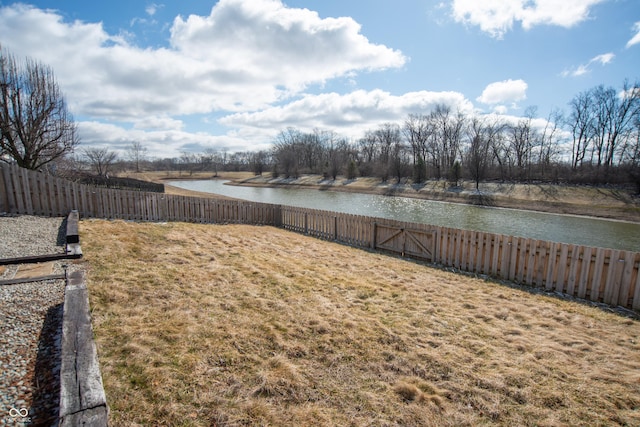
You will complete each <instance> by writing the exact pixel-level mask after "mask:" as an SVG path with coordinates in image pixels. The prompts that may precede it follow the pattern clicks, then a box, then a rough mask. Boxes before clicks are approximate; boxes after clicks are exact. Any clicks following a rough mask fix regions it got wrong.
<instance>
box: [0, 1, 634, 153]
mask: <svg viewBox="0 0 640 427" xmlns="http://www.w3.org/2000/svg"><path fill="white" fill-rule="evenodd" d="M0 44H1V45H2V46H3V47H4V48H6V49H8V50H9V51H11V52H12V53H13V54H15V55H18V56H30V57H32V58H35V59H38V60H40V61H42V62H44V63H46V64H49V65H51V66H52V67H53V69H54V72H55V73H56V78H57V80H58V82H59V83H60V85H61V87H62V89H63V91H64V94H65V96H66V99H67V101H68V103H69V106H70V109H71V111H72V113H73V114H74V117H75V119H76V121H77V122H78V126H79V131H80V136H81V140H82V146H84V147H89V146H102V145H108V146H109V147H111V148H112V149H113V150H123V149H125V148H126V147H127V146H128V145H129V144H130V143H131V142H132V141H138V142H141V143H142V144H143V145H145V146H147V148H148V150H149V154H150V155H152V156H154V157H165V156H178V155H180V153H181V152H184V151H194V152H202V151H204V150H205V149H213V150H221V149H225V150H227V151H230V152H233V151H240V150H256V149H264V148H268V147H269V146H270V144H271V142H272V141H273V140H274V137H275V135H276V134H277V133H278V132H280V131H281V130H283V129H285V128H287V127H295V128H298V129H300V130H303V131H311V130H313V129H314V128H318V129H323V130H332V131H335V132H337V133H338V134H340V135H343V136H345V137H348V138H351V139H353V140H356V139H357V138H359V137H360V136H362V135H363V134H364V132H365V131H366V130H367V129H375V128H376V127H377V126H378V125H379V124H381V123H383V122H397V123H400V124H401V123H402V122H403V121H404V119H405V118H406V117H407V115H408V114H409V113H428V112H429V111H430V109H431V108H433V106H434V105H436V104H438V103H444V104H447V105H450V106H451V107H452V108H454V109H460V110H462V111H463V112H465V113H467V114H501V115H504V116H505V117H506V118H510V117H511V118H512V117H518V116H521V115H523V114H524V111H525V109H526V108H527V107H530V106H536V107H537V116H538V118H539V121H540V122H542V121H543V120H544V119H545V118H547V117H548V115H549V113H550V112H551V111H552V110H553V109H561V110H567V103H568V102H569V101H570V100H571V99H572V98H573V97H574V96H575V95H577V94H578V93H579V92H581V91H584V90H587V89H589V88H592V87H594V86H596V85H599V84H604V85H606V86H613V87H616V88H620V87H621V86H622V83H623V81H624V80H625V79H629V81H630V82H634V81H636V80H638V79H639V78H640V72H639V70H640V3H639V2H638V0H492V1H476V0H446V1H429V0H400V1H397V2H389V1H382V0H368V1H344V0H340V1H338V0H322V1H320V0H308V1H303V0H289V1H279V0H221V1H218V2H215V1H195V0H186V1H180V2H175V1H173V2H162V1H161V0H157V1H156V2H147V1H137V0H127V1H123V0H114V1H111V2H87V1H85V0H82V1H80V0H68V1H58V2H56V1H33V2H28V3H18V2H9V1H0Z"/></svg>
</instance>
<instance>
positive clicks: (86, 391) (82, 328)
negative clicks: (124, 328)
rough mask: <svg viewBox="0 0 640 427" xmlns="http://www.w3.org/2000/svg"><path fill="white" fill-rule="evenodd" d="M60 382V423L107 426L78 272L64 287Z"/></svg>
mask: <svg viewBox="0 0 640 427" xmlns="http://www.w3.org/2000/svg"><path fill="white" fill-rule="evenodd" d="M60 384H61V387H60V426H62V427H72V426H82V425H90V426H106V425H107V423H108V412H109V410H108V407H107V398H106V396H105V393H104V388H103V385H102V376H101V375H100V364H99V363H98V355H97V350H96V345H95V343H94V341H93V329H92V328H91V314H90V312H89V295H88V292H87V286H86V284H85V282H84V275H83V274H82V272H81V271H76V272H74V273H72V274H71V276H70V277H69V281H68V283H67V287H66V289H65V297H64V315H63V324H62V366H61V368H60Z"/></svg>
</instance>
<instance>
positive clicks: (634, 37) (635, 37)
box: [627, 21, 640, 47]
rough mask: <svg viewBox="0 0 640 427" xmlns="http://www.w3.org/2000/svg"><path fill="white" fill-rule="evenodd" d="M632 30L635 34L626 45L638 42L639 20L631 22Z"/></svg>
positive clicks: (639, 40)
mask: <svg viewBox="0 0 640 427" xmlns="http://www.w3.org/2000/svg"><path fill="white" fill-rule="evenodd" d="M633 31H635V33H636V35H635V36H633V37H632V38H631V40H629V41H628V42H627V47H631V46H633V45H636V44H639V43H640V21H638V22H636V23H635V24H633Z"/></svg>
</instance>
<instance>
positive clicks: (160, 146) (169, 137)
mask: <svg viewBox="0 0 640 427" xmlns="http://www.w3.org/2000/svg"><path fill="white" fill-rule="evenodd" d="M78 133H79V135H80V139H81V141H82V147H87V146H97V147H108V148H109V149H110V150H113V151H116V152H118V153H119V154H121V155H124V154H125V152H126V150H127V149H128V148H129V147H130V146H131V143H132V142H133V141H136V142H139V143H140V144H142V145H143V146H144V147H146V148H147V150H148V153H149V155H150V156H151V157H154V158H165V157H168V158H170V157H178V156H180V153H181V152H183V151H187V152H203V151H204V150H205V149H207V148H211V149H214V150H220V149H223V148H226V149H228V150H229V151H230V152H234V151H241V150H246V149H247V140H246V139H245V138H244V135H236V136H234V135H221V136H217V135H211V134H205V133H193V132H185V131H182V130H179V129H174V130H143V129H137V128H134V129H125V128H123V127H121V126H118V125H116V124H113V123H102V122H96V121H81V122H78ZM264 142H265V144H264V145H263V146H261V145H259V144H256V145H255V146H254V147H251V149H254V148H255V149H262V148H266V145H267V143H269V144H270V143H271V140H270V139H269V140H266V141H264Z"/></svg>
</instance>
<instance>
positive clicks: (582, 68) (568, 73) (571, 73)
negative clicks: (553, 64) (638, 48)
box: [561, 52, 616, 77]
mask: <svg viewBox="0 0 640 427" xmlns="http://www.w3.org/2000/svg"><path fill="white" fill-rule="evenodd" d="M615 57H616V55H615V54H613V53H611V52H609V53H603V54H601V55H596V56H594V57H593V58H591V59H590V60H589V62H587V63H586V64H580V65H578V66H577V67H575V68H574V69H569V70H564V71H563V72H562V73H561V75H562V77H579V76H582V75H585V74H587V73H589V72H591V65H592V64H596V63H599V64H600V65H608V64H610V63H611V62H612V61H613V59H614V58H615Z"/></svg>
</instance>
